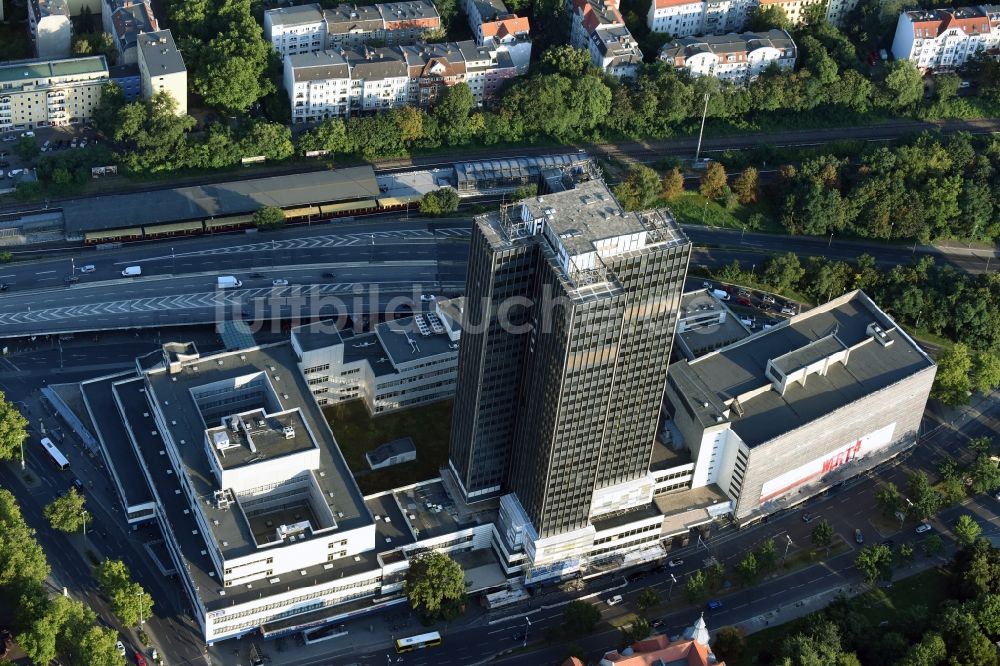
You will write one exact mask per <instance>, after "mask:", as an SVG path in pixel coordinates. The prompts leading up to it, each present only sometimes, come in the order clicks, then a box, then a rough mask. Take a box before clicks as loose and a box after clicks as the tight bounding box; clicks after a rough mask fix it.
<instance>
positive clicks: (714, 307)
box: [677, 289, 750, 360]
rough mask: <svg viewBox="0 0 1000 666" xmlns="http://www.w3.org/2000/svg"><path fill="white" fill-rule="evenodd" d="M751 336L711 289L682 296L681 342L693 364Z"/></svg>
mask: <svg viewBox="0 0 1000 666" xmlns="http://www.w3.org/2000/svg"><path fill="white" fill-rule="evenodd" d="M749 335H750V331H748V330H747V328H746V327H745V326H743V324H741V323H740V320H739V317H737V316H736V315H735V314H733V312H732V311H730V310H729V308H728V307H726V305H725V303H722V302H721V301H719V299H717V298H716V297H715V296H713V295H712V294H711V292H710V291H709V290H708V289H698V290H696V291H689V292H686V293H684V294H683V295H682V296H681V311H680V316H679V318H678V326H677V338H678V344H679V347H680V350H681V351H682V352H683V353H684V355H685V356H686V357H687V358H688V360H693V359H695V358H696V357H698V356H701V355H702V354H703V353H705V352H709V351H714V350H716V349H719V348H720V347H724V346H726V345H728V344H731V343H733V342H737V341H739V340H742V339H743V338H745V337H748V336H749Z"/></svg>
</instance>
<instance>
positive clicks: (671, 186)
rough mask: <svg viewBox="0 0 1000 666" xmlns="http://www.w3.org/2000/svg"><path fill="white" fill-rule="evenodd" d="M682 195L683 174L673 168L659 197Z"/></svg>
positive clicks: (666, 176) (672, 198) (671, 198)
mask: <svg viewBox="0 0 1000 666" xmlns="http://www.w3.org/2000/svg"><path fill="white" fill-rule="evenodd" d="M575 50H576V49H574V51H575ZM683 193H684V174H683V173H682V172H681V170H680V169H678V168H677V167H674V168H673V169H671V170H670V171H668V172H667V174H666V175H665V176H664V177H663V190H662V191H661V192H660V196H662V197H663V198H664V200H666V201H673V200H674V199H676V198H677V197H679V196H680V195H681V194H683Z"/></svg>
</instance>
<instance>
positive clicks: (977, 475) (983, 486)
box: [969, 454, 1000, 493]
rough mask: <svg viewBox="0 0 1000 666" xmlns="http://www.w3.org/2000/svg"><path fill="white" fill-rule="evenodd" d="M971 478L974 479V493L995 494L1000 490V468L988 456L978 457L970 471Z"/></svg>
mask: <svg viewBox="0 0 1000 666" xmlns="http://www.w3.org/2000/svg"><path fill="white" fill-rule="evenodd" d="M969 476H970V477H972V492H973V493H987V492H993V491H994V490H996V489H997V488H1000V467H997V463H996V461H994V460H992V459H991V458H990V456H988V455H986V454H980V455H978V456H976V460H975V462H973V463H972V467H971V468H970V469H969Z"/></svg>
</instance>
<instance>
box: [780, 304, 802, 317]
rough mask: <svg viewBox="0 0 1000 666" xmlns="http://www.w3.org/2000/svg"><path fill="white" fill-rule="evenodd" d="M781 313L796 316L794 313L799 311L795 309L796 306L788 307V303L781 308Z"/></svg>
mask: <svg viewBox="0 0 1000 666" xmlns="http://www.w3.org/2000/svg"><path fill="white" fill-rule="evenodd" d="M781 314H783V315H789V316H794V315H797V314H798V312H796V311H795V308H791V307H788V306H787V305H786V306H784V307H782V308H781Z"/></svg>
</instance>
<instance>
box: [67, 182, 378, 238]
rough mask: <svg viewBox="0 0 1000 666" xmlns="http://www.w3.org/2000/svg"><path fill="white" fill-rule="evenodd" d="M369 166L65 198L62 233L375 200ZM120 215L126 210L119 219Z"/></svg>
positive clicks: (71, 233) (376, 194) (373, 183)
mask: <svg viewBox="0 0 1000 666" xmlns="http://www.w3.org/2000/svg"><path fill="white" fill-rule="evenodd" d="M378 195H379V189H378V183H377V182H376V180H375V171H374V170H373V169H372V167H370V166H363V167H348V168H343V169H335V170H328V171H314V172H310V173H299V174H294V175H290V176H275V177H273V178H256V179H253V180H239V181H230V182H224V183H213V184H208V185H197V186H193V187H177V188H171V189H164V190H152V191H149V192H142V193H139V194H114V195H109V196H99V197H88V198H82V199H71V200H69V201H66V202H64V203H63V204H62V210H63V216H64V218H65V221H66V232H67V233H68V234H70V235H74V234H80V233H83V232H86V231H100V230H104V229H117V228H119V227H126V226H127V227H135V226H141V225H146V224H159V223H164V222H180V221H183V220H197V219H207V218H211V217H226V216H230V215H239V214H246V213H253V212H255V211H256V210H257V209H259V208H260V207H261V206H275V207H278V208H289V207H293V206H306V205H312V204H319V203H326V202H332V201H350V200H354V199H364V198H371V197H377V196H378ZM122 211H128V214H127V215H124V216H123V215H122Z"/></svg>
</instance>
